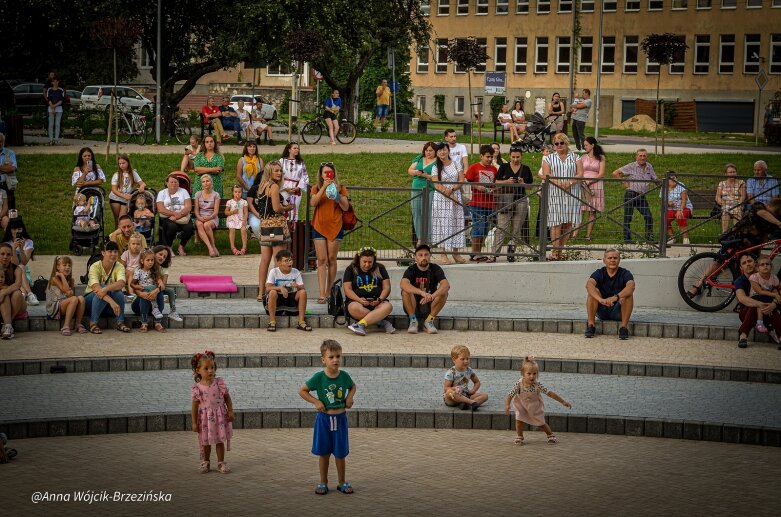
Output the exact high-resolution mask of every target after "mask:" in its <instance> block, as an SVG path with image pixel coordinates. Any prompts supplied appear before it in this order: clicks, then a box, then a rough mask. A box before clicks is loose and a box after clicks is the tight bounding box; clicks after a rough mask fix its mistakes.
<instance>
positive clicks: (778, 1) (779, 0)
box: [770, 0, 781, 7]
mask: <svg viewBox="0 0 781 517" xmlns="http://www.w3.org/2000/svg"><path fill="white" fill-rule="evenodd" d="M770 7H781V0H773V2H772V3H771V4H770Z"/></svg>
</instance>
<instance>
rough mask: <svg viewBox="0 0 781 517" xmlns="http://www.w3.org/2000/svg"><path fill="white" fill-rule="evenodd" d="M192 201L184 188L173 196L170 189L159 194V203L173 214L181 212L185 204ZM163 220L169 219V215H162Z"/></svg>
mask: <svg viewBox="0 0 781 517" xmlns="http://www.w3.org/2000/svg"><path fill="white" fill-rule="evenodd" d="M188 199H190V194H188V193H187V191H186V190H184V189H183V188H181V187H180V188H179V189H178V190H177V191H176V193H174V194H171V193H170V192H168V189H167V188H166V189H163V190H161V191H160V192H158V193H157V202H158V203H163V207H165V208H166V209H168V210H171V211H172V212H179V211H181V210H182V209H183V208H184V202H185V201H187V200H188ZM159 217H160V218H161V219H168V216H167V215H163V214H160V215H159Z"/></svg>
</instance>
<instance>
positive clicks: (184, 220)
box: [174, 214, 190, 224]
mask: <svg viewBox="0 0 781 517" xmlns="http://www.w3.org/2000/svg"><path fill="white" fill-rule="evenodd" d="M174 222H175V223H176V224H187V223H189V222H190V214H187V215H185V216H183V217H180V218H179V219H177V220H175V221H174Z"/></svg>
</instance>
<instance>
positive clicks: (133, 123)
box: [106, 98, 146, 145]
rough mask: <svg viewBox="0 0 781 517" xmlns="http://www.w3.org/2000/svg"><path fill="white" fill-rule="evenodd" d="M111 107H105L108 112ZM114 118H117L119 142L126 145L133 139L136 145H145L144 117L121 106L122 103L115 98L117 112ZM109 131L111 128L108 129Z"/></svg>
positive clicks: (124, 105) (125, 106)
mask: <svg viewBox="0 0 781 517" xmlns="http://www.w3.org/2000/svg"><path fill="white" fill-rule="evenodd" d="M110 109H111V106H107V107H106V111H107V112H108V111H109V110H110ZM116 116H117V117H118V118H119V140H120V141H121V142H122V143H123V144H126V143H128V142H130V140H132V139H133V138H135V140H136V143H137V144H139V145H144V144H145V143H146V116H145V115H140V114H138V113H136V112H134V111H133V109H132V108H131V107H130V106H128V105H126V104H123V103H122V101H121V100H120V99H119V98H117V111H116ZM109 129H111V128H109Z"/></svg>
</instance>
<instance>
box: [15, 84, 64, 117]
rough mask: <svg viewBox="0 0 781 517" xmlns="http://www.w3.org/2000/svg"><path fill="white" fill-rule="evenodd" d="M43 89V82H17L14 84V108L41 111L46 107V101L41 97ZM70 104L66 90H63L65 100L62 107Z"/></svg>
mask: <svg viewBox="0 0 781 517" xmlns="http://www.w3.org/2000/svg"><path fill="white" fill-rule="evenodd" d="M44 90H45V87H44V84H43V83H19V84H17V85H16V86H14V104H15V106H16V110H17V111H18V112H20V113H32V112H34V111H37V110H41V111H43V110H44V109H45V108H46V101H45V100H44V97H43V92H44ZM69 106H70V98H69V96H68V92H67V91H66V92H65V101H64V102H63V103H62V107H63V109H65V110H67V109H68V108H69Z"/></svg>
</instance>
